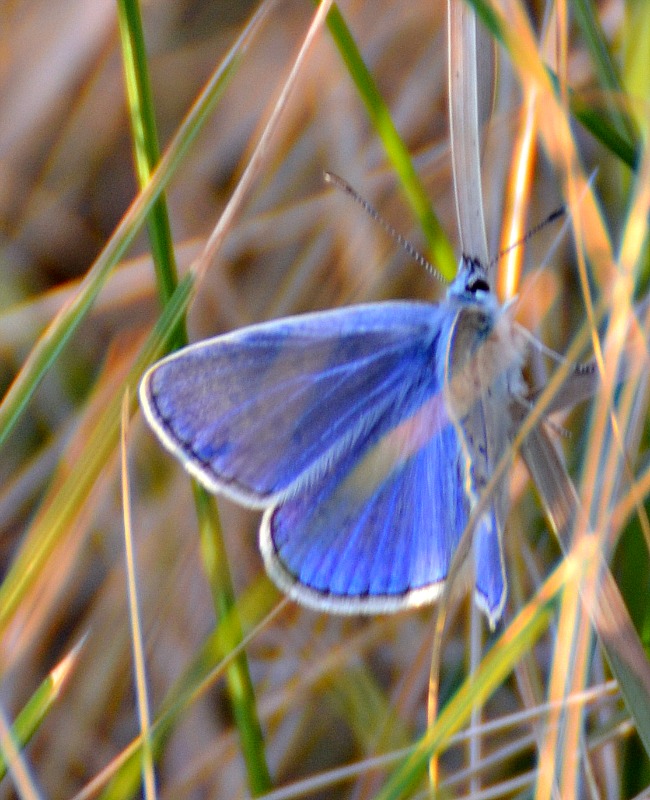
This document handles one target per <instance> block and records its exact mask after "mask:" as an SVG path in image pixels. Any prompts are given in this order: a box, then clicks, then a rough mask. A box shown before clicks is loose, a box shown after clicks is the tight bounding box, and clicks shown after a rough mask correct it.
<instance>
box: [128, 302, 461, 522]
mask: <svg viewBox="0 0 650 800" xmlns="http://www.w3.org/2000/svg"><path fill="white" fill-rule="evenodd" d="M452 320H453V315H451V314H450V313H449V312H448V311H445V309H443V308H442V307H438V306H431V305H428V304H424V303H382V304H374V305H367V306H355V307H352V308H347V309H337V310H335V311H329V312H321V313H317V314H308V315H303V316H300V317H293V318H288V319H284V320H280V321H277V322H270V323H265V324H262V325H255V326H251V327H249V328H245V329H243V330H241V331H238V332H235V333H232V334H227V335H225V336H220V337H216V338H215V339H212V340H208V341H206V342H201V343H199V344H198V345H193V346H190V347H188V348H185V349H184V350H183V351H181V352H180V353H176V354H174V355H172V356H170V357H168V358H167V359H164V360H163V361H161V362H159V363H158V364H157V365H155V366H154V367H153V368H152V369H151V370H150V371H149V372H148V373H147V375H146V376H145V379H144V380H143V383H142V387H141V392H140V394H141V399H142V404H143V408H144V410H145V414H146V415H147V418H148V420H149V422H150V423H151V425H152V426H153V428H154V429H155V430H156V432H157V434H158V436H159V437H160V438H161V440H162V441H163V443H164V444H165V445H166V446H167V447H168V448H169V449H170V450H171V451H172V452H174V453H175V454H176V455H178V456H179V457H180V458H181V460H182V461H183V462H184V464H185V465H186V467H187V468H188V469H189V470H190V471H191V472H192V473H193V474H194V475H195V476H196V477H197V478H198V479H199V480H200V481H201V482H202V483H203V484H204V485H205V486H206V487H207V488H208V489H210V490H212V491H217V492H223V493H226V494H230V495H231V496H233V497H234V498H235V499H237V500H239V501H241V502H245V503H247V504H249V505H256V506H261V507H264V506H267V505H269V503H271V502H273V501H274V500H277V499H278V498H280V497H282V496H283V495H284V494H286V493H291V492H296V491H297V490H298V488H299V487H300V485H302V484H304V483H306V482H308V481H310V480H315V479H316V478H317V477H318V476H319V475H321V474H324V473H326V472H328V471H332V470H335V464H336V462H337V461H338V460H339V459H340V458H342V457H343V456H344V455H345V453H346V451H347V450H349V449H351V448H353V447H354V445H355V443H356V442H358V441H359V440H360V439H366V437H367V432H368V431H369V430H370V429H373V430H375V435H379V433H378V432H380V431H382V430H383V431H387V430H389V429H390V428H391V427H394V426H396V425H398V424H399V423H400V422H401V421H402V418H404V417H407V416H408V415H409V414H410V413H411V412H412V410H413V409H414V408H416V407H417V404H418V403H422V402H424V401H425V400H426V398H427V396H428V394H434V393H435V392H437V391H439V390H440V388H441V385H442V380H443V369H444V364H442V362H441V361H440V359H439V358H438V357H437V356H438V353H439V351H440V347H441V340H442V338H444V336H445V331H448V329H449V326H450V324H451V322H452ZM420 386H421V387H422V389H421V390H420Z"/></svg>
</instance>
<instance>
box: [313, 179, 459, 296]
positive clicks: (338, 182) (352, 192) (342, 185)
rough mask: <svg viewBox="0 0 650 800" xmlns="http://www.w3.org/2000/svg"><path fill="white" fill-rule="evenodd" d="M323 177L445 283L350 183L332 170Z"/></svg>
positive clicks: (431, 265) (430, 265)
mask: <svg viewBox="0 0 650 800" xmlns="http://www.w3.org/2000/svg"><path fill="white" fill-rule="evenodd" d="M323 177H324V179H325V183H331V184H332V185H333V186H336V188H337V189H342V190H343V191H344V192H345V193H346V194H347V195H349V196H350V197H351V198H352V199H353V200H355V201H356V202H357V203H358V204H359V205H360V206H361V208H363V210H364V211H365V212H366V214H368V215H369V216H370V217H372V219H374V220H375V222H378V223H379V224H380V225H381V227H382V228H383V229H384V230H385V231H386V233H387V234H388V235H389V236H390V237H391V238H392V239H393V240H394V241H396V242H397V244H398V245H400V247H401V248H402V249H403V250H405V251H406V252H407V253H408V254H409V255H410V256H411V258H412V259H413V260H414V261H415V262H416V263H417V264H419V265H420V266H421V267H424V269H426V271H427V272H428V273H430V274H431V275H433V277H434V278H436V279H437V280H439V281H442V283H447V281H446V280H445V279H444V278H443V276H442V275H441V273H440V272H438V270H437V269H436V268H435V267H434V266H433V264H432V263H431V262H430V261H428V260H427V259H426V258H425V257H424V256H423V255H422V253H420V252H419V251H418V250H416V249H415V247H414V246H413V245H412V244H411V242H409V240H408V239H405V238H404V237H403V236H402V234H401V233H398V232H397V231H396V230H395V228H393V226H392V225H391V224H390V223H388V222H386V220H385V219H384V218H383V217H382V216H381V214H380V213H379V211H377V209H376V208H375V207H374V206H373V205H371V204H370V203H369V202H368V201H367V200H366V198H365V197H362V196H361V195H360V194H359V192H357V190H356V189H353V188H352V186H350V184H349V183H348V182H347V181H345V180H343V178H340V177H339V176H338V175H335V174H334V173H333V172H324V173H323Z"/></svg>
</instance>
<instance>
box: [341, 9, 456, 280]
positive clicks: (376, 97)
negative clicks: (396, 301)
mask: <svg viewBox="0 0 650 800" xmlns="http://www.w3.org/2000/svg"><path fill="white" fill-rule="evenodd" d="M327 25H328V27H329V30H330V33H331V34H332V37H333V39H334V41H335V43H336V46H337V47H338V49H339V52H340V53H341V56H342V58H343V61H344V62H345V65H346V66H347V68H348V71H349V73H350V77H351V78H352V80H353V81H354V85H355V86H356V88H357V91H358V92H359V95H360V96H361V99H362V100H363V102H364V104H365V106H366V110H367V111H368V115H369V116H370V120H371V122H372V124H373V125H374V127H375V130H376V131H377V134H378V135H379V138H380V139H381V141H382V143H383V145H384V149H385V151H386V155H387V156H388V158H389V160H390V162H391V164H392V165H393V168H394V169H395V172H396V173H397V175H398V177H399V180H400V183H401V185H402V188H403V190H404V193H405V195H406V198H407V200H408V202H409V204H410V206H411V208H412V209H413V212H414V213H415V216H416V217H417V219H418V221H419V223H420V226H421V228H422V231H423V232H424V235H425V236H426V239H427V243H428V246H429V250H430V254H431V260H432V261H433V263H434V264H435V266H436V267H437V268H438V270H439V271H440V273H441V274H442V275H443V276H444V277H445V278H447V280H451V279H452V278H453V277H454V275H455V274H456V256H455V254H454V249H453V247H452V246H451V244H450V242H449V239H448V237H447V235H446V234H445V232H444V230H443V228H442V226H441V224H440V222H438V218H437V217H436V215H435V214H434V213H433V210H432V208H431V203H430V202H429V198H428V197H427V194H426V192H425V190H424V187H423V186H422V184H421V182H420V179H419V178H418V175H417V172H416V171H415V167H414V166H413V161H412V160H411V156H410V154H409V152H408V150H407V148H406V145H405V144H404V142H403V140H402V138H401V137H400V135H399V133H398V131H397V128H396V127H395V124H394V123H393V120H392V119H391V116H390V111H389V109H388V107H387V106H386V103H385V102H384V99H383V98H382V96H381V94H380V92H379V89H378V88H377V85H376V83H375V81H374V79H373V77H372V75H371V74H370V71H369V70H368V68H367V67H366V65H365V63H364V61H363V58H362V57H361V53H360V52H359V48H358V47H357V44H356V42H355V41H354V38H353V37H352V34H351V33H350V29H349V28H348V26H347V24H346V22H345V19H344V18H343V15H342V14H341V12H340V11H339V9H338V7H337V6H336V5H333V6H332V8H331V9H330V12H329V14H328V15H327Z"/></svg>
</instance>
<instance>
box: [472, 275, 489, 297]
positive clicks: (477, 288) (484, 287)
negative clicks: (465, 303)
mask: <svg viewBox="0 0 650 800" xmlns="http://www.w3.org/2000/svg"><path fill="white" fill-rule="evenodd" d="M467 288H468V289H469V291H470V292H472V294H476V292H489V291H490V284H489V283H488V282H487V281H486V280H485V279H484V278H476V280H475V281H473V282H472V283H471V285H469V286H468V287H467Z"/></svg>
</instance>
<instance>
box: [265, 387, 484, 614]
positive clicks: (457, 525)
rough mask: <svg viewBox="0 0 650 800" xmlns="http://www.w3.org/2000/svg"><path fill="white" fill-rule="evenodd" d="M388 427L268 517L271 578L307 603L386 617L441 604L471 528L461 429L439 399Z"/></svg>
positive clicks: (267, 558) (267, 552) (370, 433)
mask: <svg viewBox="0 0 650 800" xmlns="http://www.w3.org/2000/svg"><path fill="white" fill-rule="evenodd" d="M410 389H411V390H414V391H418V389H417V388H414V387H410ZM381 427H382V426H381V423H380V422H378V423H377V426H376V428H373V429H371V430H369V431H368V435H367V437H366V438H365V439H364V440H359V441H357V443H356V444H355V446H354V447H353V448H351V449H350V450H349V451H348V452H347V453H346V454H345V457H344V458H343V459H342V460H341V462H340V463H339V464H338V465H337V469H336V471H335V472H332V473H329V474H327V475H326V476H325V477H324V478H323V479H321V480H320V481H318V482H317V483H315V484H313V485H311V486H309V487H307V488H306V489H305V490H304V491H301V492H300V493H298V494H296V495H295V496H292V497H289V498H286V499H284V500H283V501H281V502H280V503H279V504H278V505H276V506H273V507H271V508H270V509H268V510H267V512H266V513H265V515H264V519H263V521H262V527H261V530H260V549H261V551H262V555H263V557H264V561H265V564H266V567H267V571H268V572H269V574H270V575H271V577H272V578H273V579H274V580H275V582H276V583H277V584H278V585H279V586H280V587H281V588H282V589H283V590H284V591H285V592H287V593H288V594H289V595H290V596H291V597H293V598H294V599H295V600H297V601H299V602H301V603H303V604H305V605H308V606H311V607H313V608H316V609H319V610H328V611H334V612H339V613H384V612H389V611H395V610H398V609H401V608H406V607H413V606H418V605H421V604H423V603H427V602H432V601H433V600H435V599H436V598H437V597H438V596H439V594H440V592H441V590H442V584H443V582H444V580H445V578H446V576H447V572H448V569H449V563H450V561H451V558H452V556H453V553H454V551H455V549H456V546H457V544H458V540H459V538H460V536H461V534H462V532H463V530H464V528H465V525H466V523H467V509H468V502H467V497H466V496H465V492H464V489H463V472H462V470H463V468H462V464H461V450H460V446H459V440H458V437H457V435H456V431H455V428H454V426H453V425H451V424H450V423H449V419H448V417H447V414H446V410H445V408H444V404H443V400H442V397H441V395H440V394H437V395H433V396H431V397H430V398H429V399H428V400H427V401H426V402H425V403H423V404H422V405H421V406H420V407H419V410H418V411H416V412H415V413H414V414H413V415H411V416H410V417H409V418H408V419H407V420H406V421H405V422H402V424H401V425H399V426H398V427H397V428H393V429H392V432H391V433H388V434H386V433H383V432H382V431H381V430H380V429H381Z"/></svg>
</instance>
